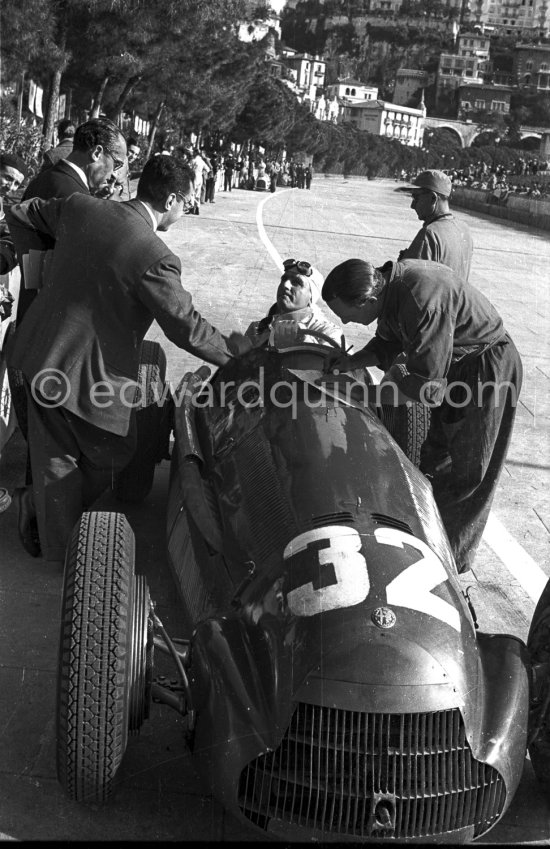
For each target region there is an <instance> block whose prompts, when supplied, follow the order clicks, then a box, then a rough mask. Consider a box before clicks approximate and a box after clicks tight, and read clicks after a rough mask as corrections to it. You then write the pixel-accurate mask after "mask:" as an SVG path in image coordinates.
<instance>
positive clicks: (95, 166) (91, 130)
mask: <svg viewBox="0 0 550 849" xmlns="http://www.w3.org/2000/svg"><path fill="white" fill-rule="evenodd" d="M125 160H126V142H125V140H124V136H123V135H122V133H121V132H120V130H119V128H118V127H117V125H116V124H115V123H113V121H109V119H108V118H92V119H91V120H90V121H86V123H85V124H81V125H80V126H79V127H78V128H77V130H76V133H75V136H74V145H73V150H72V153H71V154H70V155H69V156H68V157H67V158H66V159H61V160H60V161H59V162H57V163H56V164H55V165H53V166H52V167H51V168H47V169H46V170H45V171H40V172H39V173H38V174H37V175H36V177H34V179H33V180H31V181H30V183H29V185H28V186H27V188H26V190H25V193H24V195H23V200H24V201H25V200H30V199H31V198H41V199H42V200H49V199H50V198H65V197H69V196H70V195H72V194H74V193H75V192H80V193H81V194H86V195H89V194H96V193H101V192H102V191H104V190H105V189H106V188H107V187H108V186H109V184H110V181H111V178H112V175H113V172H115V171H117V170H118V169H120V168H122V166H123V165H124V162H125ZM41 241H43V237H41ZM52 245H53V241H50V243H49V246H50V247H51V246H52ZM28 282H29V281H26V282H25V271H24V269H22V284H24V285H22V287H21V293H20V296H19V306H18V308H17V322H18V323H21V321H22V319H23V316H24V315H25V313H26V311H27V310H28V308H29V306H30V304H31V303H32V301H33V300H34V298H35V296H36V289H30V288H27V286H28Z"/></svg>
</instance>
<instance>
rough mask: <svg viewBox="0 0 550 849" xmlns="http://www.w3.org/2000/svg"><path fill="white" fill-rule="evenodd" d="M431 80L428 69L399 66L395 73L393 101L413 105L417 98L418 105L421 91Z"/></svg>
mask: <svg viewBox="0 0 550 849" xmlns="http://www.w3.org/2000/svg"><path fill="white" fill-rule="evenodd" d="M429 80H430V78H429V74H428V72H427V71H418V70H414V69H412V68H411V69H409V68H399V70H398V71H397V73H396V75H395V87H394V90H393V102H394V103H398V104H399V105H401V106H407V105H411V104H412V101H413V100H416V104H415V105H418V103H419V102H420V99H421V92H422V91H423V90H424V89H425V88H426V87H427V86H428V84H429Z"/></svg>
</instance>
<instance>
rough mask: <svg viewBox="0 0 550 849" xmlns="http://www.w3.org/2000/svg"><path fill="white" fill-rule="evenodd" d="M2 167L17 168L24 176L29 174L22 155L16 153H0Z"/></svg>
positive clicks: (0, 166)
mask: <svg viewBox="0 0 550 849" xmlns="http://www.w3.org/2000/svg"><path fill="white" fill-rule="evenodd" d="M0 168H16V169H17V170H18V171H20V172H21V173H22V174H23V176H24V177H26V176H27V170H28V169H27V166H26V164H25V162H24V160H23V159H21V157H20V156H16V155H15V154H14V153H0Z"/></svg>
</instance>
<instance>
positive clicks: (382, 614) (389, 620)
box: [371, 607, 397, 628]
mask: <svg viewBox="0 0 550 849" xmlns="http://www.w3.org/2000/svg"><path fill="white" fill-rule="evenodd" d="M371 619H372V621H373V622H374V624H375V625H377V626H378V627H379V628H393V626H394V625H395V623H396V621H397V618H396V616H395V613H394V612H393V610H392V609H391V608H389V607H377V608H375V610H373V611H372V616H371Z"/></svg>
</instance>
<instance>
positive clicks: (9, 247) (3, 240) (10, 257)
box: [0, 221, 17, 274]
mask: <svg viewBox="0 0 550 849" xmlns="http://www.w3.org/2000/svg"><path fill="white" fill-rule="evenodd" d="M16 265H17V257H16V254H15V245H14V244H13V239H12V237H11V234H10V231H9V230H8V225H7V224H6V222H5V221H0V274H8V272H10V271H11V270H12V269H14V268H15V266H16Z"/></svg>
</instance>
